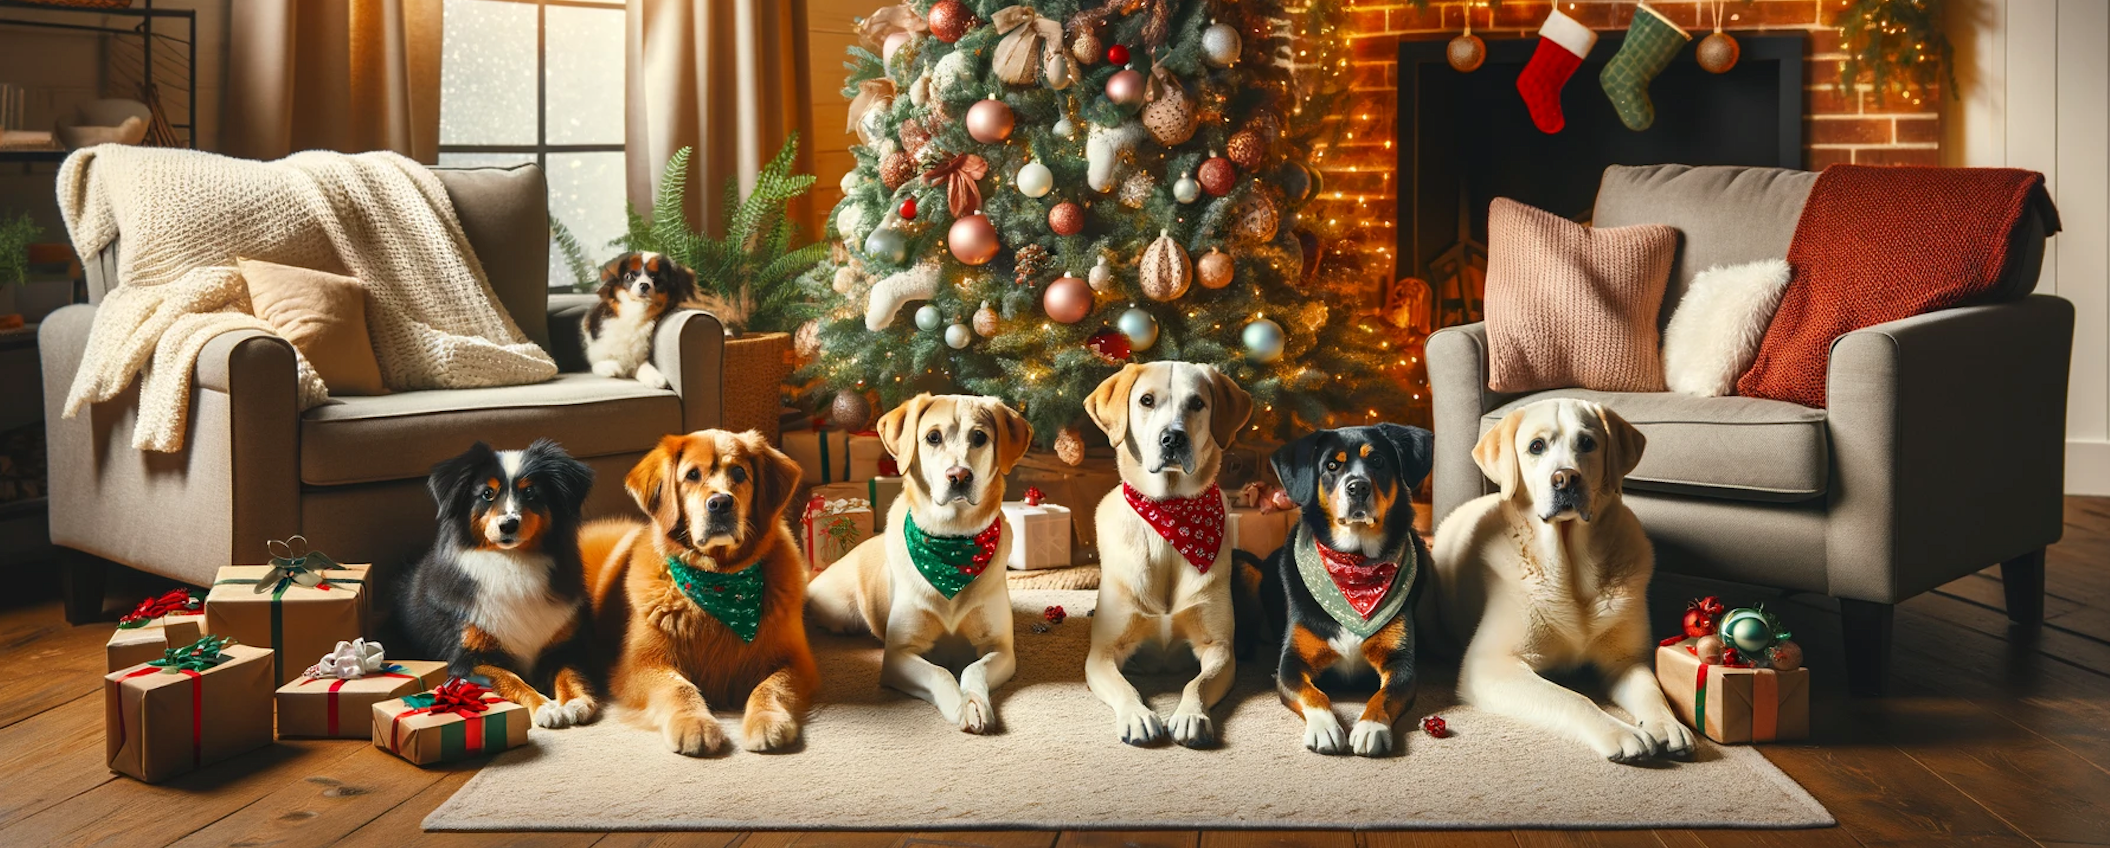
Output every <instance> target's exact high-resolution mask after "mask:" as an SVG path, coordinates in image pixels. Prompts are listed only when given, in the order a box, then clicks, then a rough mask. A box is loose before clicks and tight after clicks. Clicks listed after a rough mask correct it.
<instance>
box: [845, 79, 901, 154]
mask: <svg viewBox="0 0 2110 848" xmlns="http://www.w3.org/2000/svg"><path fill="white" fill-rule="evenodd" d="M894 93H895V89H894V81H893V80H892V79H889V78H887V77H878V78H876V79H868V80H865V81H864V82H861V83H858V84H857V96H856V97H853V98H851V99H850V125H849V126H847V127H845V128H843V131H844V132H854V133H857V138H858V140H860V141H863V142H864V143H865V144H871V143H872V132H871V130H868V129H866V128H865V117H866V115H867V113H869V112H871V111H872V110H873V109H885V108H887V107H889V106H892V105H893V103H894Z"/></svg>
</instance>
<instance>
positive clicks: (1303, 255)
mask: <svg viewBox="0 0 2110 848" xmlns="http://www.w3.org/2000/svg"><path fill="white" fill-rule="evenodd" d="M1293 235H1295V236H1296V237H1297V259H1298V260H1299V262H1300V263H1301V266H1300V269H1299V272H1298V275H1297V276H1298V282H1299V283H1300V284H1302V285H1310V284H1311V281H1312V280H1314V279H1317V278H1318V276H1319V260H1320V259H1321V258H1323V257H1324V255H1325V254H1324V252H1323V246H1322V245H1321V244H1320V243H1319V234H1318V233H1314V232H1312V231H1310V230H1307V229H1305V228H1303V227H1298V228H1297V229H1296V232H1295V233H1293Z"/></svg>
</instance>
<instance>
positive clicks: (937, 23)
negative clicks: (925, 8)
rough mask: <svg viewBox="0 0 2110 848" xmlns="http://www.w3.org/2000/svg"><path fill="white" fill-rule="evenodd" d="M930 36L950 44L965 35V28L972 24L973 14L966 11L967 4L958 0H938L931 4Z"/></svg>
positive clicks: (929, 17) (929, 18)
mask: <svg viewBox="0 0 2110 848" xmlns="http://www.w3.org/2000/svg"><path fill="white" fill-rule="evenodd" d="M928 20H929V21H930V34H931V35H933V36H936V37H937V39H938V40H939V41H943V42H945V43H947V44H951V43H953V42H955V41H959V40H960V36H963V35H966V34H967V27H968V25H969V24H972V23H974V13H973V12H969V11H967V4H965V3H961V2H960V0H938V2H936V3H933V4H931V7H930V15H929V16H928Z"/></svg>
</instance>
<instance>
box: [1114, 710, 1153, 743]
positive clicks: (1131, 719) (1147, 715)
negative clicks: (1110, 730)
mask: <svg viewBox="0 0 2110 848" xmlns="http://www.w3.org/2000/svg"><path fill="white" fill-rule="evenodd" d="M1114 729H1115V730H1116V731H1118V732H1119V734H1120V737H1121V741H1123V742H1126V743H1128V744H1130V745H1136V746H1142V745H1155V744H1157V743H1159V742H1162V741H1164V740H1165V720H1164V719H1161V718H1158V714H1157V713H1154V712H1151V711H1149V710H1147V709H1142V710H1134V711H1131V712H1129V713H1128V714H1127V715H1121V716H1115V717H1114Z"/></svg>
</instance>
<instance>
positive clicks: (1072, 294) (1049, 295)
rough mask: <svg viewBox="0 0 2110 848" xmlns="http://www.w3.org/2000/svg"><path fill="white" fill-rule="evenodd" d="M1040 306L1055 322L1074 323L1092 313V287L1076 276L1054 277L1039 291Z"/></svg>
mask: <svg viewBox="0 0 2110 848" xmlns="http://www.w3.org/2000/svg"><path fill="white" fill-rule="evenodd" d="M1040 307H1041V309H1042V310H1045V311H1046V312H1047V313H1048V319H1049V320H1052V321H1054V322H1055V323H1058V324H1075V323H1077V322H1079V321H1082V320H1084V316H1086V315H1090V314H1092V289H1091V287H1090V286H1087V285H1085V284H1084V281H1083V280H1080V279H1077V278H1076V277H1071V276H1068V275H1064V276H1061V277H1056V278H1055V281H1054V282H1052V283H1049V284H1048V290H1047V291H1045V292H1042V293H1041V297H1040Z"/></svg>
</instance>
